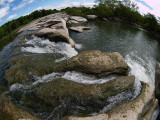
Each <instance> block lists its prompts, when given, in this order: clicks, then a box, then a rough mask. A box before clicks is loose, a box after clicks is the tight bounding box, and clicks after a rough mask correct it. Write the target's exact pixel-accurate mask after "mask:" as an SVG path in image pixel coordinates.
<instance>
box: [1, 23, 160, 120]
mask: <svg viewBox="0 0 160 120" xmlns="http://www.w3.org/2000/svg"><path fill="white" fill-rule="evenodd" d="M82 25H84V26H87V27H90V28H91V29H90V30H88V31H84V32H82V33H77V32H73V31H70V37H71V38H72V39H73V40H74V41H75V43H76V47H75V49H74V48H71V46H70V45H68V44H66V43H54V42H50V41H49V40H47V39H41V38H38V37H35V36H33V37H32V38H29V39H26V41H27V43H26V44H30V45H32V46H29V47H22V48H21V51H22V52H31V53H37V54H41V53H59V54H62V55H63V57H62V58H60V59H57V60H56V62H59V61H62V60H64V59H67V58H70V57H72V56H75V55H77V54H78V53H80V52H82V51H85V50H101V51H105V52H119V53H120V54H121V55H122V56H123V57H124V58H125V60H126V62H127V63H128V65H129V67H130V68H131V69H130V72H129V75H135V77H136V79H137V80H140V81H144V82H150V83H152V84H153V85H154V79H155V78H154V77H155V65H156V62H157V61H160V53H159V51H160V42H158V40H159V38H157V37H155V36H154V35H152V34H150V33H149V32H147V31H145V30H143V29H140V28H137V27H135V26H132V25H129V24H124V23H120V22H113V21H107V22H106V21H96V22H87V23H83V24H82ZM17 42H18V39H15V40H14V41H13V42H12V43H10V44H8V45H7V46H5V47H4V49H3V50H2V51H1V52H0V83H1V84H2V83H3V84H6V83H7V81H5V70H7V69H8V68H9V63H8V62H9V60H10V59H11V58H12V57H13V56H11V54H10V53H11V52H12V51H13V50H14V49H15V48H16V47H15V44H17ZM57 76H58V77H61V78H66V79H69V80H73V81H76V82H79V83H84V84H93V83H104V82H106V81H108V80H110V79H113V78H115V77H116V76H110V77H108V78H103V79H94V81H93V78H90V77H88V76H86V75H85V74H82V73H78V72H74V71H68V72H66V73H52V74H49V75H44V76H42V77H39V76H36V79H37V81H36V82H34V83H33V85H35V84H38V83H42V82H46V81H49V80H53V78H57ZM22 87H23V86H21V85H18V84H17V85H16V84H14V85H12V86H11V88H10V91H12V90H14V89H21V88H22ZM135 88H136V90H135V91H134V96H132V94H131V93H125V94H121V95H120V96H121V97H122V96H124V98H121V100H120V99H119V97H120V96H116V97H115V98H111V99H112V102H113V101H114V100H115V101H117V100H118V101H120V102H122V101H124V100H127V99H128V97H130V99H134V98H135V97H136V96H137V95H138V94H139V92H140V89H139V88H140V84H139V83H137V84H136V85H135ZM116 104H117V103H115V104H114V105H113V104H110V106H104V109H103V110H101V111H100V113H104V112H105V111H107V110H108V109H110V108H112V107H114V106H115V105H116ZM118 104H120V103H118ZM93 114H97V113H93ZM53 117H54V112H53V113H52V114H51V115H50V116H48V119H49V118H53Z"/></svg>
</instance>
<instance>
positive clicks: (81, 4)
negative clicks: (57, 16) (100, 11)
mask: <svg viewBox="0 0 160 120" xmlns="http://www.w3.org/2000/svg"><path fill="white" fill-rule="evenodd" d="M95 4H96V3H90V2H86V3H82V2H69V0H65V4H60V5H59V6H44V7H38V8H37V9H35V10H40V9H47V10H48V9H58V10H60V9H63V8H66V7H73V6H74V7H79V6H86V7H93V5H95Z"/></svg>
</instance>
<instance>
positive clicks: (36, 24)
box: [19, 13, 87, 47]
mask: <svg viewBox="0 0 160 120" xmlns="http://www.w3.org/2000/svg"><path fill="white" fill-rule="evenodd" d="M86 21H87V19H85V18H83V17H79V16H69V15H68V14H65V13H56V14H51V15H48V16H45V17H42V18H39V19H37V20H35V21H33V22H31V23H29V24H27V25H26V26H24V27H22V28H21V29H20V30H19V32H22V31H26V30H29V31H33V32H32V33H30V35H36V36H39V37H43V38H48V39H49V40H50V41H54V42H61V41H62V42H66V43H68V44H70V45H71V46H72V47H74V46H75V43H74V41H73V40H72V39H71V38H70V36H69V32H68V28H67V25H66V24H67V23H68V24H73V23H80V22H86Z"/></svg>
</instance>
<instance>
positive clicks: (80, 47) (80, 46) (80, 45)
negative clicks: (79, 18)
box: [75, 44, 83, 49]
mask: <svg viewBox="0 0 160 120" xmlns="http://www.w3.org/2000/svg"><path fill="white" fill-rule="evenodd" d="M75 48H76V49H82V48H83V45H82V44H76V45H75Z"/></svg>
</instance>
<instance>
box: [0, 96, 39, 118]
mask: <svg viewBox="0 0 160 120" xmlns="http://www.w3.org/2000/svg"><path fill="white" fill-rule="evenodd" d="M0 119H1V120H19V119H25V120H40V119H39V118H36V117H34V116H33V115H31V114H30V113H28V112H26V111H24V110H23V109H21V108H18V107H16V106H15V105H14V104H13V103H12V102H11V101H10V100H9V99H8V97H7V96H5V95H4V94H2V93H0Z"/></svg>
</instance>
